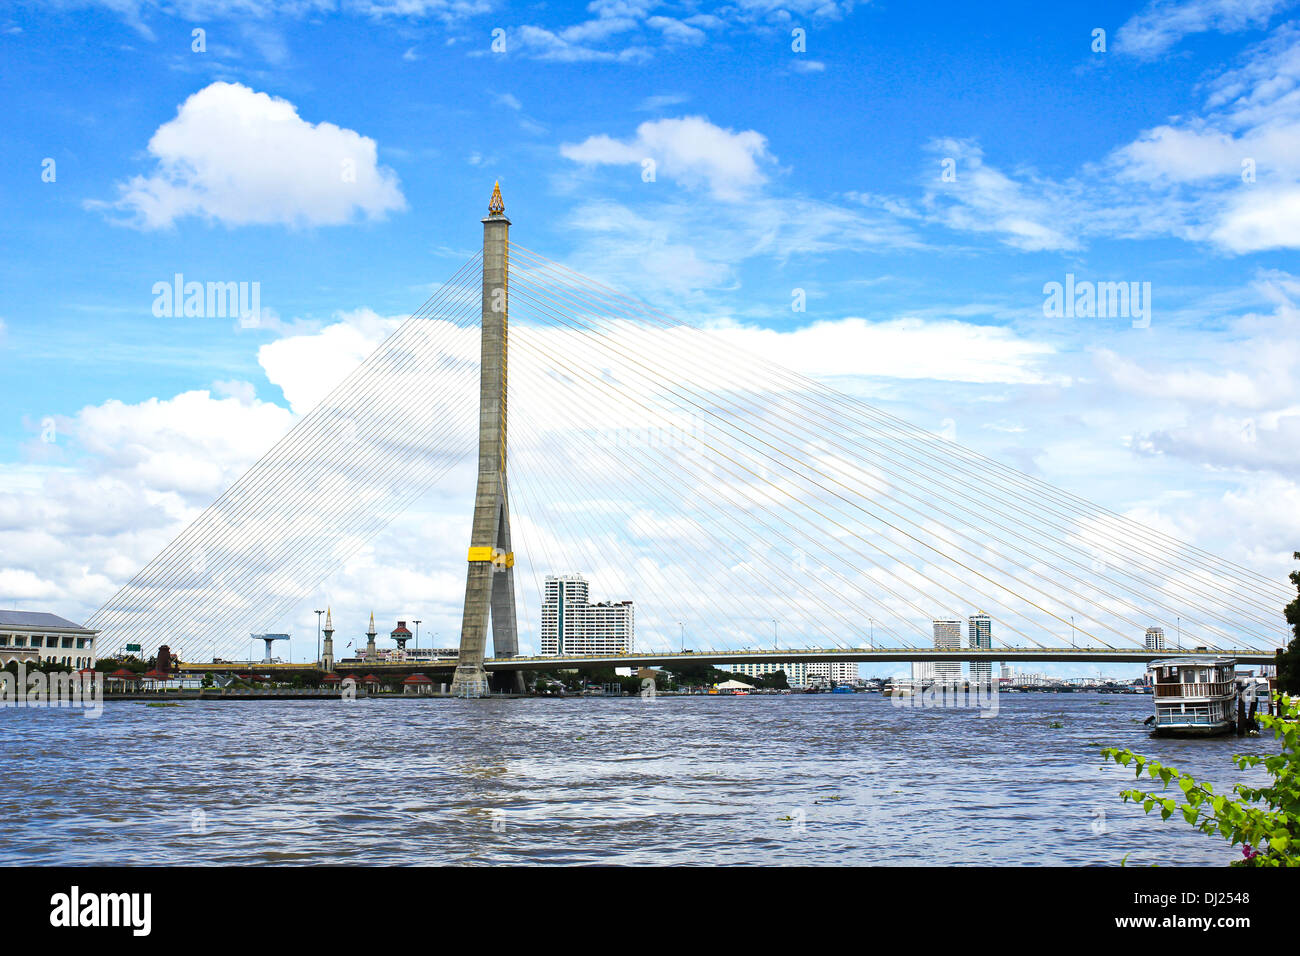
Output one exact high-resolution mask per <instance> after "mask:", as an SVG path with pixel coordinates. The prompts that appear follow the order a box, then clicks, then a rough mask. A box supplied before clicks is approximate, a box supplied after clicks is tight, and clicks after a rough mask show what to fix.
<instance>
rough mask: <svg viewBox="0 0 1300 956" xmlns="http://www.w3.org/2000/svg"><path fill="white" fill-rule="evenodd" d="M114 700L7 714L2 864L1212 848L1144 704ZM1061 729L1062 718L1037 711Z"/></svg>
mask: <svg viewBox="0 0 1300 956" xmlns="http://www.w3.org/2000/svg"><path fill="white" fill-rule="evenodd" d="M999 705H1000V706H999V709H998V712H997V714H996V715H995V716H993V717H991V718H987V719H981V718H980V717H979V716H978V711H976V710H974V709H955V710H954V709H933V708H924V709H922V708H913V707H899V706H896V705H895V704H894V703H893V702H891V701H890V700H888V699H885V698H882V697H880V696H879V695H875V694H853V695H848V694H834V695H831V694H819V695H791V696H784V697H777V696H772V697H767V696H749V697H723V698H719V697H713V698H708V697H694V698H672V697H663V696H660V697H657V698H653V699H642V698H624V699H590V698H589V699H569V700H549V699H522V700H492V701H464V700H448V699H425V700H419V701H411V700H388V701H385V700H360V701H352V702H342V701H339V702H335V701H283V702H280V701H274V702H271V701H268V702H248V703H235V702H224V703H223V702H215V701H214V702H199V701H193V702H184V703H182V704H180V705H179V706H175V707H164V708H159V707H148V706H145V705H144V704H141V703H135V702H110V703H108V704H106V705H105V708H104V712H103V715H102V716H101V717H100V718H99V719H87V718H86V717H84V716H83V715H81V714H79V713H76V712H70V711H59V710H40V709H33V710H6V711H0V728H2V729H3V734H4V738H5V740H4V746H3V751H2V753H0V771H2V772H0V819H3V820H4V821H5V825H4V827H3V830H0V863H4V864H67V865H80V864H247V863H361V864H388V865H403V864H438V863H568V864H575V863H576V864H581V863H612V864H672V863H693V864H722V863H760V864H921V865H952V864H1080V865H1083V864H1107V865H1109V864H1118V863H1119V862H1120V860H1121V859H1123V858H1124V857H1125V856H1126V855H1127V857H1128V861H1129V863H1130V864H1147V863H1160V864H1162V865H1170V864H1212V865H1213V864H1223V863H1226V862H1228V861H1229V860H1232V859H1236V858H1237V857H1238V856H1239V855H1240V850H1239V849H1238V848H1230V847H1228V845H1227V843H1226V842H1225V841H1223V840H1220V839H1212V838H1210V837H1207V836H1204V835H1203V834H1201V833H1199V832H1198V831H1195V830H1193V829H1192V828H1191V827H1189V826H1188V825H1187V824H1186V823H1185V822H1183V821H1182V818H1181V815H1180V814H1176V815H1175V816H1174V817H1173V818H1171V819H1170V820H1169V821H1168V822H1162V821H1161V820H1160V818H1159V813H1158V812H1153V813H1152V815H1151V816H1145V815H1144V814H1143V813H1142V811H1141V809H1140V808H1135V807H1133V806H1132V805H1126V804H1123V803H1121V801H1120V799H1119V797H1118V792H1119V791H1120V790H1121V789H1123V788H1125V787H1127V786H1130V785H1131V783H1132V781H1133V773H1132V771H1131V770H1123V769H1121V768H1118V767H1115V766H1113V765H1106V766H1103V765H1102V763H1101V760H1100V758H1099V757H1098V755H1097V750H1098V748H1099V747H1100V746H1109V745H1114V746H1121V747H1131V748H1133V749H1134V750H1136V751H1138V752H1139V753H1145V754H1148V755H1151V756H1153V757H1156V758H1157V759H1159V760H1160V761H1162V762H1164V763H1167V764H1171V765H1173V766H1176V767H1178V768H1180V769H1183V770H1186V771H1188V772H1190V773H1192V774H1194V775H1195V776H1197V777H1198V779H1204V780H1208V781H1210V782H1212V783H1213V784H1214V785H1215V788H1216V790H1219V791H1220V792H1222V790H1224V789H1226V788H1227V787H1228V786H1229V785H1231V784H1232V783H1235V782H1238V781H1241V782H1253V783H1255V784H1258V783H1259V782H1260V781H1262V780H1264V779H1265V777H1264V776H1263V773H1262V771H1251V772H1250V773H1242V772H1241V771H1238V770H1237V769H1236V768H1235V766H1233V764H1232V763H1231V761H1230V759H1229V758H1230V756H1231V755H1232V754H1233V753H1237V752H1265V751H1267V752H1273V753H1275V752H1276V751H1277V745H1276V743H1275V742H1274V741H1273V740H1272V739H1271V738H1269V739H1266V740H1265V739H1241V738H1235V737H1234V738H1219V739H1215V740H1201V741H1179V740H1153V739H1152V738H1150V737H1149V736H1148V731H1147V728H1146V727H1144V726H1143V725H1142V723H1141V721H1142V720H1143V719H1145V718H1146V717H1147V715H1148V714H1149V713H1150V712H1151V699H1150V698H1149V697H1136V696H1120V695H1096V694H1083V693H1076V694H1021V695H1005V694H1004V695H1002V696H1001V698H1000V699H999ZM1053 724H1060V726H1059V727H1054V726H1053Z"/></svg>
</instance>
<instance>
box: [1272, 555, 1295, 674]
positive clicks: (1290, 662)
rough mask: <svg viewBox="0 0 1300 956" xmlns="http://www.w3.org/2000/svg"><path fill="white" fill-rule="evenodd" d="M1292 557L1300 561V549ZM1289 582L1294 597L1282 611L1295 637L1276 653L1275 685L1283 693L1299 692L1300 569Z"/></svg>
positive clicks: (1293, 573)
mask: <svg viewBox="0 0 1300 956" xmlns="http://www.w3.org/2000/svg"><path fill="white" fill-rule="evenodd" d="M1294 557H1295V559H1296V560H1297V561H1300V551H1296V552H1295V554H1294ZM1291 583H1292V584H1294V585H1295V588H1296V599H1295V600H1294V601H1292V602H1291V603H1290V604H1288V605H1287V606H1286V609H1285V611H1283V613H1284V614H1285V615H1286V622H1287V623H1288V624H1290V625H1291V630H1292V632H1293V633H1294V634H1295V637H1294V638H1293V639H1292V641H1291V644H1290V645H1289V646H1288V647H1287V649H1286V650H1285V651H1283V652H1282V653H1281V654H1280V655H1278V661H1277V664H1278V666H1277V687H1278V690H1280V691H1282V692H1283V693H1285V694H1300V571H1292V572H1291Z"/></svg>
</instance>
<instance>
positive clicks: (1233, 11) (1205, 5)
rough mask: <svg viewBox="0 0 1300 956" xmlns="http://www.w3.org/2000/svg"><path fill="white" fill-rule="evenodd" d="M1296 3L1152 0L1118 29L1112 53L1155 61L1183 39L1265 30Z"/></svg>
mask: <svg viewBox="0 0 1300 956" xmlns="http://www.w3.org/2000/svg"><path fill="white" fill-rule="evenodd" d="M1294 2H1295V0H1154V2H1152V3H1150V4H1148V5H1147V7H1146V9H1144V10H1143V11H1142V12H1141V13H1138V14H1136V15H1135V16H1133V17H1132V18H1131V19H1129V20H1128V21H1127V22H1126V23H1125V24H1124V25H1123V26H1121V27H1120V28H1119V32H1118V33H1117V34H1116V35H1115V49H1116V51H1118V52H1121V53H1128V54H1131V55H1133V56H1137V57H1141V58H1142V59H1154V58H1155V57H1157V56H1159V55H1160V54H1162V53H1164V52H1166V51H1167V50H1169V49H1170V48H1171V47H1173V46H1174V45H1175V44H1177V43H1178V42H1179V41H1180V40H1182V39H1183V38H1184V37H1186V36H1191V35H1193V34H1197V33H1207V32H1210V31H1214V32H1218V33H1238V32H1240V31H1242V30H1248V29H1252V28H1255V29H1258V28H1262V27H1264V26H1266V25H1267V24H1268V21H1269V19H1270V18H1272V16H1273V14H1275V13H1277V12H1278V11H1279V10H1284V9H1286V8H1288V7H1290V6H1292V5H1293V4H1294Z"/></svg>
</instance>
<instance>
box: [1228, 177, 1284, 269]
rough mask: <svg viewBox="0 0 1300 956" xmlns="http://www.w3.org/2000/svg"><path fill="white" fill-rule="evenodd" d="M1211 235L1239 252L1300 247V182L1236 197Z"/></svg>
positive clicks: (1230, 248) (1231, 249)
mask: <svg viewBox="0 0 1300 956" xmlns="http://www.w3.org/2000/svg"><path fill="white" fill-rule="evenodd" d="M1210 235H1211V238H1213V239H1214V241H1215V242H1217V243H1218V244H1219V245H1221V246H1223V247H1224V248H1226V249H1228V250H1230V251H1232V252H1236V253H1246V252H1259V251H1262V250H1265V249H1300V184H1296V185H1293V186H1288V187H1285V188H1272V189H1261V190H1259V191H1258V192H1246V193H1243V194H1241V195H1239V196H1237V197H1234V199H1233V200H1232V201H1231V202H1230V203H1229V204H1228V206H1227V208H1226V209H1225V210H1224V212H1223V215H1222V216H1221V217H1220V219H1219V221H1218V223H1217V224H1216V225H1215V227H1214V231H1213V232H1212V233H1211V234H1210Z"/></svg>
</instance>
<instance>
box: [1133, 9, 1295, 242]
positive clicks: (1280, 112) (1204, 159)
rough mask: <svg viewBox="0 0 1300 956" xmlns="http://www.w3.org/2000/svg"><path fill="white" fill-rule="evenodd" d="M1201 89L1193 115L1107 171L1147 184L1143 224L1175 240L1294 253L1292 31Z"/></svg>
mask: <svg viewBox="0 0 1300 956" xmlns="http://www.w3.org/2000/svg"><path fill="white" fill-rule="evenodd" d="M1207 89H1208V94H1207V96H1206V101H1205V105H1204V108H1203V109H1202V110H1201V111H1200V113H1199V114H1196V115H1192V116H1188V117H1179V118H1177V120H1176V121H1174V122H1170V123H1166V124H1162V125H1160V126H1157V127H1154V128H1153V129H1150V130H1147V131H1145V132H1143V133H1142V134H1141V135H1140V136H1139V137H1138V138H1137V139H1136V140H1134V141H1133V142H1131V143H1129V144H1127V145H1125V146H1122V147H1120V148H1118V149H1116V150H1115V151H1114V152H1113V153H1112V154H1111V156H1110V159H1109V166H1110V168H1112V169H1114V170H1115V172H1116V175H1117V177H1118V178H1119V179H1120V180H1122V181H1124V182H1126V183H1137V184H1144V185H1146V186H1148V187H1149V190H1150V192H1149V195H1148V197H1147V198H1146V201H1145V202H1143V203H1141V204H1140V208H1141V210H1142V211H1143V214H1144V216H1145V217H1146V218H1147V220H1148V222H1159V223H1162V224H1163V226H1164V227H1165V228H1166V229H1167V230H1168V231H1170V232H1173V233H1174V234H1176V235H1181V236H1182V237H1183V238H1191V239H1198V240H1206V241H1209V242H1211V243H1213V244H1215V245H1217V246H1218V247H1219V248H1221V249H1223V250H1225V251H1227V252H1230V253H1233V254H1237V255H1242V254H1246V253H1251V252H1259V251H1264V250H1269V249H1294V248H1298V247H1300V98H1298V93H1300V24H1285V25H1283V26H1282V27H1279V28H1278V29H1277V30H1275V31H1274V32H1273V34H1272V35H1270V36H1269V37H1268V38H1267V39H1266V40H1264V41H1263V42H1261V43H1258V44H1255V45H1254V46H1252V47H1250V48H1249V49H1248V50H1247V51H1246V52H1245V53H1244V54H1243V56H1242V59H1241V63H1240V64H1239V65H1238V66H1236V67H1234V68H1232V69H1230V70H1227V71H1224V72H1223V73H1221V74H1219V75H1218V76H1216V77H1214V78H1213V79H1211V80H1210V82H1209V83H1208V84H1207ZM1153 210H1158V211H1159V214H1157V215H1152V211H1153Z"/></svg>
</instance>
